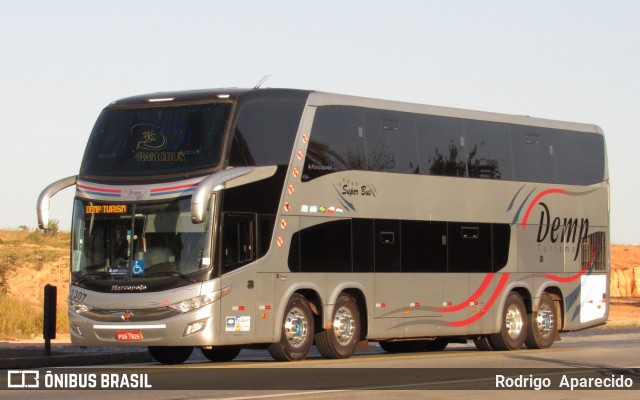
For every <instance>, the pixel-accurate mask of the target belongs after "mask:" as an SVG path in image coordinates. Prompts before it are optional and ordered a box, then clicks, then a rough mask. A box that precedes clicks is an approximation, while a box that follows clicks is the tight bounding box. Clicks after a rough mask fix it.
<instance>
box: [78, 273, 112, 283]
mask: <svg viewBox="0 0 640 400" xmlns="http://www.w3.org/2000/svg"><path fill="white" fill-rule="evenodd" d="M91 276H99V277H100V278H106V277H108V276H109V277H113V276H117V275H113V274H109V273H107V272H90V273H88V274H83V275H82V276H80V278H78V280H77V281H75V282H74V283H84V282H85V281H86V280H87V278H88V277H91Z"/></svg>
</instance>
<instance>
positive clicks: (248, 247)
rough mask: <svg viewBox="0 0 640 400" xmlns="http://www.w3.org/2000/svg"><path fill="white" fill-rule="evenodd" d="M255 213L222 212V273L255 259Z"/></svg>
mask: <svg viewBox="0 0 640 400" xmlns="http://www.w3.org/2000/svg"><path fill="white" fill-rule="evenodd" d="M255 237H256V223H255V215H252V214H223V217H222V243H221V254H220V257H221V260H222V273H223V274H224V273H226V272H229V271H232V270H234V269H236V268H239V267H241V266H243V265H245V264H247V263H249V262H251V261H253V260H255V258H256V256H255V254H256V253H255V242H256V240H255Z"/></svg>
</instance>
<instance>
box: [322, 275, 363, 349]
mask: <svg viewBox="0 0 640 400" xmlns="http://www.w3.org/2000/svg"><path fill="white" fill-rule="evenodd" d="M364 292H365V290H364V287H363V286H362V284H361V283H359V282H344V283H343V284H342V285H339V286H337V287H336V288H335V289H333V291H332V292H331V295H330V296H329V302H328V303H327V306H326V307H325V310H324V315H323V316H322V317H323V318H322V326H321V328H324V327H325V326H326V325H327V324H328V325H331V324H332V322H333V321H332V320H331V316H332V315H333V307H334V306H335V304H336V300H337V299H338V297H339V296H340V294H342V293H346V294H348V295H350V296H351V297H353V298H354V300H355V301H356V305H357V306H358V312H359V313H360V340H362V339H364V338H366V337H367V335H368V333H369V316H368V307H367V298H366V297H365V295H364Z"/></svg>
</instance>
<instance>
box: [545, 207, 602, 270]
mask: <svg viewBox="0 0 640 400" xmlns="http://www.w3.org/2000/svg"><path fill="white" fill-rule="evenodd" d="M538 204H539V205H540V206H541V207H542V210H541V211H540V225H539V226H538V237H537V242H538V243H542V242H543V241H545V240H546V239H547V237H548V238H549V241H551V243H554V244H555V243H571V244H573V245H574V246H575V247H574V249H575V251H574V256H573V261H575V260H577V259H578V254H580V245H581V243H582V241H583V240H585V239H587V236H588V235H589V218H580V219H579V220H578V218H567V217H564V218H561V217H555V218H553V221H552V219H551V218H552V216H551V211H550V210H549V207H548V206H547V205H546V204H545V203H543V202H540V203H538ZM578 226H580V233H578ZM560 228H562V230H560Z"/></svg>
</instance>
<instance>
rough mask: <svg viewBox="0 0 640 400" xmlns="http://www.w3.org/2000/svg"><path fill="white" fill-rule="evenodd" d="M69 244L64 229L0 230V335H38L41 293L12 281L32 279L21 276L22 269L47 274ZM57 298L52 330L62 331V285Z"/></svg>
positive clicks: (66, 252)
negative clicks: (54, 327)
mask: <svg viewBox="0 0 640 400" xmlns="http://www.w3.org/2000/svg"><path fill="white" fill-rule="evenodd" d="M69 244H70V234H69V233H68V232H58V233H56V234H55V235H51V234H44V233H42V232H41V231H38V230H34V231H30V230H26V229H20V230H15V231H13V230H3V231H0V338H2V339H32V338H40V337H42V322H43V318H44V317H43V315H44V312H43V304H42V295H41V294H40V293H39V291H38V292H34V291H33V289H31V290H25V289H24V288H23V287H22V286H18V285H16V284H15V282H16V281H18V280H27V281H30V280H31V281H33V280H36V279H35V277H33V276H31V275H29V276H28V277H27V276H24V274H25V270H26V271H36V273H37V274H38V276H51V275H52V274H51V268H52V265H53V264H54V263H55V262H60V260H61V259H65V258H66V259H68V258H69ZM21 275H22V276H21ZM18 278H22V279H18ZM45 283H48V282H43V283H42V287H44V284H45ZM52 283H55V282H52ZM42 287H39V289H42ZM61 297H63V298H61ZM58 298H59V300H61V301H59V302H58V307H57V318H56V331H57V332H58V334H61V335H66V334H68V316H67V309H66V307H64V306H62V305H61V304H60V303H62V304H64V299H65V298H66V289H65V288H59V289H58Z"/></svg>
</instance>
